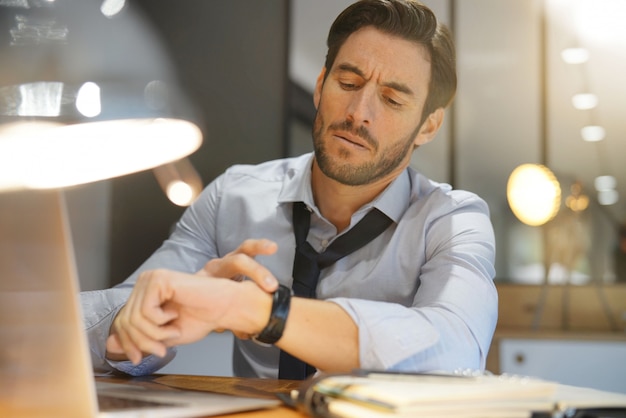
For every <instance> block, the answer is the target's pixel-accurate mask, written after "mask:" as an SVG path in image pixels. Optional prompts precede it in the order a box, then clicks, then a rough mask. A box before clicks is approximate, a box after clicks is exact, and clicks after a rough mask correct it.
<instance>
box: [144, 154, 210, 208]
mask: <svg viewBox="0 0 626 418" xmlns="http://www.w3.org/2000/svg"><path fill="white" fill-rule="evenodd" d="M152 172H153V173H154V175H155V177H156V179H157V181H158V182H159V185H160V186H161V189H163V192H164V193H165V195H166V196H167V197H168V199H169V200H170V201H171V202H172V203H174V204H175V205H178V206H189V205H191V204H192V203H193V202H194V200H196V198H197V197H198V196H199V195H200V193H201V192H202V188H203V184H202V178H201V177H200V174H199V173H198V171H197V170H196V169H195V167H194V166H193V164H192V163H191V161H190V160H189V159H188V158H183V159H181V160H178V161H174V162H171V163H168V164H164V165H161V166H159V167H155V168H154V169H153V170H152Z"/></svg>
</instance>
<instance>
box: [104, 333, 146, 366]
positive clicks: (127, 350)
mask: <svg viewBox="0 0 626 418" xmlns="http://www.w3.org/2000/svg"><path fill="white" fill-rule="evenodd" d="M109 340H110V342H109ZM109 347H110V348H111V352H113V353H117V354H124V355H125V356H126V357H127V358H128V360H130V361H131V362H132V363H133V364H139V362H140V361H141V359H142V357H143V354H142V353H141V350H140V349H139V348H138V347H137V346H136V345H135V344H134V343H133V342H132V340H131V339H130V338H129V337H128V335H127V334H126V332H125V331H124V330H122V329H118V330H117V331H116V332H115V333H114V334H112V335H110V336H109V338H108V339H107V350H108V348H109Z"/></svg>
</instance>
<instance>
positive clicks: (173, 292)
mask: <svg viewBox="0 0 626 418" xmlns="http://www.w3.org/2000/svg"><path fill="white" fill-rule="evenodd" d="M455 89H456V74H455V57H454V47H453V45H452V41H451V39H450V35H449V33H448V31H447V30H446V29H445V28H444V27H442V26H441V25H438V24H437V21H436V18H435V16H434V15H433V14H432V12H431V11H430V10H429V9H428V8H426V7H424V6H423V5H421V4H419V3H417V2H414V1H410V0H362V1H359V2H357V3H355V4H353V5H352V6H350V7H348V8H347V9H346V10H345V11H344V12H342V13H341V14H340V15H339V17H338V18H337V19H336V21H335V22H334V23H333V26H332V27H331V30H330V33H329V37H328V54H327V58H326V63H325V66H324V68H323V69H322V71H321V73H320V75H319V77H318V79H317V84H316V87H315V92H314V102H315V106H316V108H317V115H316V118H315V123H314V128H313V143H314V149H315V152H314V154H307V155H303V156H301V157H298V158H292V159H284V160H278V161H271V162H267V163H264V164H260V165H257V166H234V167H232V168H231V169H229V170H227V171H226V172H225V173H224V174H223V175H221V176H220V177H219V178H217V179H216V180H215V181H213V182H212V183H211V184H210V185H209V186H208V187H207V188H206V189H205V191H204V192H203V194H202V195H201V197H200V198H199V199H198V200H197V202H196V203H194V204H193V205H192V206H191V207H190V208H189V209H188V210H187V211H186V212H185V214H184V215H183V217H182V218H181V220H180V221H179V222H178V224H177V226H176V229H175V231H174V232H173V234H172V235H171V237H170V238H169V239H168V240H167V241H166V242H165V243H164V244H163V245H162V247H161V248H160V249H158V250H157V251H156V253H155V254H154V255H152V256H151V257H150V258H149V259H148V260H147V261H146V262H145V263H144V264H143V265H142V266H141V267H140V268H139V270H138V271H137V272H136V273H134V274H133V275H132V276H131V277H130V278H129V279H127V280H126V282H124V283H123V284H122V285H120V286H118V287H116V288H113V289H109V290H105V291H99V292H89V293H84V294H83V295H82V297H83V303H84V307H85V312H87V314H86V319H87V325H88V334H89V338H90V342H91V346H92V357H93V361H94V365H95V367H96V368H97V369H98V370H112V369H117V370H121V371H124V372H126V373H130V374H147V373H151V372H153V371H155V370H157V369H158V368H159V367H161V366H162V365H164V364H165V363H166V362H167V361H169V359H171V358H172V356H173V350H172V349H171V348H170V347H174V346H176V345H179V344H186V343H190V342H194V341H197V340H199V339H201V338H203V337H204V336H206V335H207V334H208V333H210V332H213V331H221V330H225V329H228V330H231V331H233V333H234V334H235V335H236V336H237V337H239V338H237V339H235V346H234V353H233V363H234V364H233V366H234V371H235V374H236V375H239V376H260V377H276V376H278V375H279V373H278V369H279V367H280V369H281V374H280V376H281V377H285V376H287V377H291V375H289V374H286V375H285V374H283V373H282V372H283V368H284V369H285V370H287V369H288V368H289V367H291V366H289V367H287V366H284V367H283V358H289V357H290V356H291V359H292V360H293V359H294V358H295V359H296V360H295V361H296V362H298V360H302V361H303V362H305V363H306V364H308V365H310V366H312V368H309V369H308V372H307V373H310V372H311V370H313V371H314V370H316V369H317V370H321V371H328V372H335V371H349V370H351V369H353V368H356V367H361V368H369V369H393V370H407V371H432V370H447V371H453V370H456V369H478V370H479V369H483V368H484V366H485V359H486V356H487V351H488V349H489V344H490V342H491V338H492V335H493V331H494V328H495V323H496V317H497V294H496V291H495V287H494V284H493V276H494V268H493V262H494V253H495V244H494V237H493V231H492V226H491V224H490V221H489V214H488V208H487V206H486V204H485V203H484V201H482V200H481V199H480V198H478V197H477V196H475V195H474V194H471V193H468V192H464V191H454V190H451V188H450V187H449V186H448V185H444V184H437V183H434V182H432V181H430V180H428V179H427V178H425V177H424V176H422V175H421V174H418V173H417V172H416V171H414V170H413V169H411V168H409V162H410V159H411V153H412V151H413V149H415V148H417V147H419V146H420V145H422V144H425V143H427V142H429V141H430V140H432V139H433V138H434V136H435V135H436V133H437V131H438V129H439V128H440V126H441V124H442V121H443V116H444V108H445V107H446V106H447V105H448V104H449V102H450V101H451V100H452V97H453V95H454V91H455ZM297 202H304V206H302V205H300V204H299V203H297ZM299 207H300V208H304V212H299V211H298V209H297V208H299ZM370 212H377V213H382V214H383V216H382V218H384V219H383V226H382V227H381V228H380V229H381V231H382V232H380V234H379V235H377V236H375V237H369V238H368V239H369V241H366V242H362V243H361V244H360V245H362V246H361V247H360V248H358V249H356V250H353V252H351V253H350V254H348V255H346V256H344V257H343V258H340V259H339V260H337V261H334V262H331V263H330V264H329V265H326V266H322V267H319V270H321V273H320V275H319V281H318V282H317V283H315V282H313V283H314V284H313V285H311V286H312V290H311V294H308V295H305V294H303V293H302V291H301V290H297V291H296V295H294V296H291V295H290V294H289V290H288V289H289V288H290V287H292V284H293V287H294V288H296V287H297V286H296V283H295V282H298V283H299V279H298V280H293V279H292V273H295V266H294V264H298V263H300V262H299V261H297V262H295V263H294V257H295V254H296V250H295V248H296V241H297V240H296V238H295V237H294V225H299V223H298V222H295V220H294V218H293V216H302V215H296V213H304V217H305V218H308V217H309V215H310V228H309V230H308V232H307V231H306V228H305V232H304V235H305V237H306V241H307V242H308V243H309V245H310V246H311V247H312V248H313V250H315V253H311V251H309V256H308V257H309V260H311V259H315V257H316V256H317V253H322V254H324V253H329V252H330V253H332V252H333V251H335V250H334V249H333V248H334V247H333V244H332V243H333V242H334V241H339V240H340V237H342V236H344V235H346V236H348V234H350V233H351V231H352V230H354V229H357V228H356V227H355V225H356V224H357V223H358V222H359V221H360V220H361V219H363V218H364V217H365V216H366V215H367V216H368V219H367V220H366V221H365V222H367V223H366V226H365V228H364V229H365V230H367V229H373V226H372V225H373V224H374V223H376V222H378V221H370V219H369V213H370ZM385 219H388V220H390V221H386V220H385ZM384 222H389V223H390V224H386V223H384ZM386 225H388V226H386ZM296 229H299V227H297V228H296ZM306 245H307V244H305V243H300V244H298V248H299V249H300V248H301V247H303V246H306ZM327 247H330V248H331V249H333V250H332V251H331V250H329V251H324V250H326V248H327ZM298 252H300V250H298ZM310 254H313V255H310ZM311 257H312V258H311ZM320 257H322V255H321V256H320ZM305 264H306V263H305ZM292 267H293V268H294V271H293V272H292ZM298 275H299V273H298ZM294 276H295V274H294ZM242 278H245V279H243V280H242ZM228 279H231V280H228ZM278 284H281V286H280V287H279V288H277V286H278ZM298 289H299V288H298ZM131 290H132V293H131ZM129 294H130V296H129ZM302 295H304V296H302ZM127 298H128V300H127ZM268 318H269V320H268ZM257 340H261V341H262V342H266V343H270V344H269V345H268V344H259V343H258V341H257ZM128 360H130V361H128ZM302 364H304V363H302ZM279 365H280V366H279ZM291 378H293V377H291Z"/></svg>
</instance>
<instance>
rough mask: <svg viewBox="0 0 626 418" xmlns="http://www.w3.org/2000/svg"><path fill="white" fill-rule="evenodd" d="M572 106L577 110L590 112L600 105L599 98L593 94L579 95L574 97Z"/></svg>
mask: <svg viewBox="0 0 626 418" xmlns="http://www.w3.org/2000/svg"><path fill="white" fill-rule="evenodd" d="M572 104H573V105H574V107H575V108H576V109H580V110H588V109H593V108H594V107H596V106H597V105H598V96H596V95H595V94H593V93H579V94H575V95H574V96H573V97H572Z"/></svg>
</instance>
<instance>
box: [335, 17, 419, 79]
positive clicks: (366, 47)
mask: <svg viewBox="0 0 626 418" xmlns="http://www.w3.org/2000/svg"><path fill="white" fill-rule="evenodd" d="M342 64H350V65H351V66H355V67H357V68H358V69H359V70H360V71H361V72H363V73H364V74H365V76H366V77H367V78H370V77H374V78H376V79H377V81H378V82H380V83H386V82H400V83H405V84H407V85H409V86H410V87H412V88H416V89H418V90H423V89H426V88H427V87H428V83H429V81H430V72H431V68H430V67H431V65H430V56H429V53H428V50H427V49H426V47H425V46H424V45H422V44H419V43H417V42H413V41H409V40H406V39H403V38H400V37H398V36H394V35H389V34H387V33H384V32H381V31H379V30H378V29H375V28H373V27H365V28H362V29H359V30H358V31H356V32H354V33H353V34H351V35H350V36H349V37H348V38H347V39H346V41H345V42H344V44H343V45H342V46H341V48H340V49H339V52H338V53H337V57H336V59H335V62H334V63H333V69H336V68H338V67H339V66H341V65H342ZM331 71H332V70H331Z"/></svg>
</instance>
